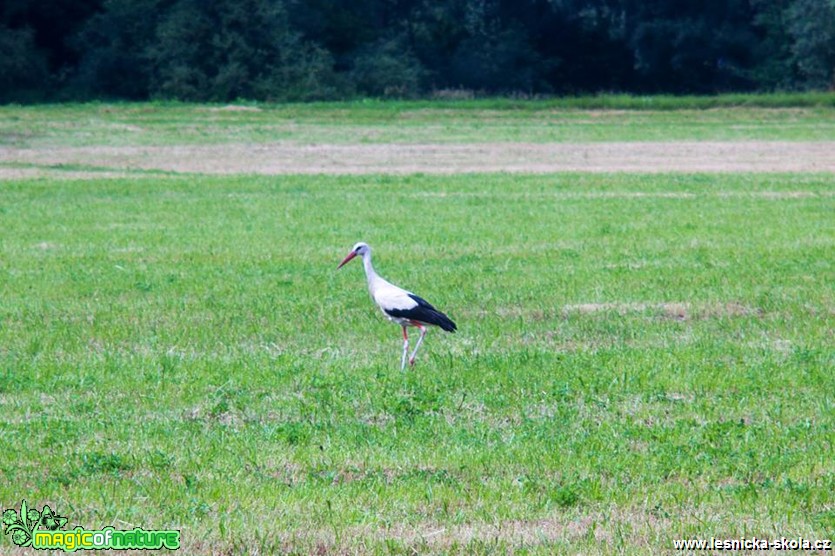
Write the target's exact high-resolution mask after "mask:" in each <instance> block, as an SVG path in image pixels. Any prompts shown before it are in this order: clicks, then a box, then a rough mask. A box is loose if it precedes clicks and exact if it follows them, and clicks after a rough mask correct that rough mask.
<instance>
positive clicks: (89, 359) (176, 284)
mask: <svg viewBox="0 0 835 556" xmlns="http://www.w3.org/2000/svg"><path fill="white" fill-rule="evenodd" d="M215 108H216V107H206V106H190V105H179V106H168V107H162V108H160V107H154V106H152V105H149V106H147V107H143V106H142V105H126V106H119V105H114V106H107V107H103V106H98V105H93V106H53V107H27V108H21V107H3V108H0V137H2V139H0V144H2V145H6V146H9V145H14V146H23V147H37V148H43V149H48V148H49V147H50V146H66V145H96V146H104V145H110V144H127V143H130V144H162V145H168V144H171V145H174V144H189V143H193V142H198V143H199V142H205V143H216V142H218V141H221V142H224V141H226V142H233V141H234V142H238V141H243V142H252V143H253V144H257V143H258V142H259V141H262V140H270V141H273V140H277V139H280V138H281V137H280V136H274V132H275V129H276V127H278V126H281V125H285V124H286V123H287V122H285V121H284V120H283V119H282V118H279V117H277V116H276V115H275V113H276V112H281V111H282V110H287V111H292V110H297V111H301V112H303V113H304V114H305V116H304V118H302V119H305V118H306V119H305V121H306V122H308V123H310V122H311V121H312V120H314V119H315V118H317V117H320V118H321V121H320V123H319V124H317V125H320V126H321V127H317V125H315V122H314V123H311V124H310V125H309V126H308V127H304V126H302V131H297V135H295V136H294V137H293V138H292V140H294V141H299V142H312V143H315V142H317V141H323V140H324V139H325V138H326V137H327V138H329V140H330V141H331V142H335V143H339V142H347V141H351V140H362V139H361V138H360V139H357V137H359V136H357V135H352V133H354V131H356V130H355V129H354V131H352V132H351V133H348V132H346V133H345V134H344V135H339V134H336V135H334V136H330V135H328V133H329V132H328V131H327V130H333V129H337V128H339V126H340V125H343V124H344V125H345V127H346V128H350V127H352V126H354V127H355V126H357V125H360V126H362V125H365V126H368V127H369V128H372V127H373V128H374V129H379V130H380V135H379V136H374V137H375V138H374V140H379V141H382V142H386V141H391V142H397V141H398V140H401V139H402V140H405V139H403V138H404V137H405V136H404V130H403V126H402V122H403V119H402V117H401V116H398V117H397V118H393V119H391V120H390V121H389V122H388V123H387V122H386V120H385V118H382V117H376V118H370V120H371V121H370V122H368V123H358V122H359V120H361V119H362V118H363V117H364V116H363V114H364V113H363V112H362V110H361V109H359V108H357V110H358V111H357V112H354V111H353V110H354V107H353V106H351V105H346V106H339V105H329V106H324V107H320V108H321V109H322V111H323V113H322V114H320V115H319V116H317V114H316V109H317V108H316V106H312V107H286V108H281V107H262V109H260V111H259V112H246V111H245V112H239V111H228V112H227V111H218V110H215ZM384 108H385V106H384V105H383V107H382V108H379V110H381V111H382V110H384ZM545 109H547V110H553V108H552V107H545V108H543V110H545ZM144 110H148V112H143V111H144ZM160 110H161V111H162V112H160ZM410 110H412V111H413V112H414V116H413V118H412V119H413V120H414V123H413V124H412V125H413V127H414V128H415V129H416V130H417V131H416V132H415V133H416V134H417V135H418V136H431V137H432V140H433V141H436V142H444V141H447V142H450V143H467V142H477V141H479V140H480V139H481V138H483V136H482V135H481V134H480V132H479V131H478V130H479V129H480V128H479V126H480V125H482V124H480V123H479V122H486V123H485V124H484V125H485V129H488V131H486V132H485V133H486V134H487V135H489V137H492V138H493V139H495V140H502V141H513V140H514V137H519V136H521V137H526V138H527V139H526V140H531V139H530V138H528V137H529V136H530V135H532V136H534V137H537V139H535V140H542V141H568V140H570V139H571V136H572V133H574V132H575V131H576V132H577V133H579V134H583V133H585V134H586V135H585V136H584V137H585V139H586V140H589V139H590V138H593V137H598V136H606V137H610V138H616V139H617V140H621V141H630V140H642V138H644V139H646V138H652V139H653V140H659V139H660V138H664V137H669V138H670V140H673V139H681V138H686V139H695V140H701V139H704V138H710V139H712V140H739V139H750V138H754V139H769V138H776V139H781V140H794V139H797V140H805V141H816V140H821V139H827V140H831V139H832V131H833V128H835V111H834V110H833V108H832V107H826V106H823V107H821V106H817V107H811V108H797V109H790V108H781V109H777V110H772V109H766V108H732V107H723V108H717V109H715V110H711V111H698V112H697V111H684V112H681V111H675V110H666V111H650V112H645V111H644V112H637V111H631V110H626V111H604V112H602V113H598V112H594V113H591V112H587V111H583V110H579V109H575V108H571V109H569V110H568V111H567V112H566V111H563V112H559V113H558V116H559V117H561V118H564V119H563V120H561V122H567V123H563V124H561V125H559V126H554V127H555V129H557V131H554V132H553V133H551V132H549V131H547V130H546V131H543V130H542V129H540V128H541V127H542V126H540V125H539V124H538V121H539V118H538V117H536V116H530V117H527V116H524V114H528V113H530V114H536V113H537V111H535V110H533V111H530V110H529V111H520V110H515V111H514V110H513V109H512V108H503V107H501V106H498V107H489V110H490V111H491V112H490V113H491V114H493V113H494V116H489V114H486V113H485V112H484V111H481V112H478V114H480V116H479V117H474V116H473V115H472V114H469V115H468V114H465V113H464V112H465V111H462V112H461V113H460V114H458V113H457V114H458V115H454V117H450V116H449V115H448V114H447V117H440V116H438V109H436V108H433V107H432V106H431V105H429V106H421V105H414V106H412V108H411V109H410ZM155 111H156V112H155ZM717 111H718V112H717ZM91 114H94V115H95V116H91ZM154 114H155V115H154ZM271 114H272V116H271ZM462 114H463V115H462ZM520 114H521V115H520ZM56 115H58V117H57V118H53V116H56ZM85 115H86V116H87V118H88V119H87V120H85V119H84V116H85ZM201 115H209V116H208V117H209V120H206V119H203V116H201ZM378 116H379V115H378ZM227 117H228V118H232V119H236V118H237V119H238V120H236V121H244V120H246V119H247V118H250V119H251V118H256V119H258V121H257V122H256V123H254V124H251V125H249V124H247V125H243V124H242V125H241V127H240V129H239V131H240V133H235V132H234V129H233V130H232V132H230V133H232V135H231V136H227V135H223V136H218V134H217V133H216V130H215V128H214V127H213V126H214V123H213V122H214V121H215V120H214V119H213V118H227ZM490 117H494V118H495V119H497V120H502V121H504V120H507V121H511V122H512V125H510V126H497V125H495V124H490V121H491V120H490V119H489V118H490ZM144 118H148V119H147V120H146V119H144ZM154 118H157V120H155V121H157V122H158V123H157V124H153V125H146V124H145V123H143V122H146V123H147V121H151V120H154ZM271 118H272V119H271ZM340 118H344V119H340ZM456 118H457V119H456ZM467 118H470V119H471V120H472V121H470V124H468V125H470V127H467V125H466V124H464V123H462V127H460V128H459V126H458V123H459V122H463V121H464V120H466V119H467ZM595 118H597V119H599V120H602V122H603V123H602V124H601V126H600V127H599V128H597V129H596V130H595V129H592V128H594V127H595V125H591V124H588V123H585V124H581V123H576V122H581V121H586V122H587V121H589V120H594V119H595ZM786 118H792V121H794V122H795V123H796V125H795V126H793V127H792V126H785V125H783V124H784V123H785V119H786ZM240 119H243V120H240ZM575 120H576V122H575V123H574V124H572V122H573V121H575ZM595 121H597V120H595ZM636 121H640V122H642V123H641V124H640V125H635V124H634V122H636ZM61 122H63V123H61ZM250 123H251V122H250ZM122 126H137V128H139V129H140V131H137V132H136V134H134V135H131V133H132V132H130V131H125V128H124V127H122ZM546 127H547V126H546ZM85 129H86V130H87V131H84V130H85ZM108 129H112V130H113V131H112V133H111V132H108ZM235 129H238V128H235ZM444 129H447V131H444ZM461 129H463V131H461ZM212 130H215V132H213V131H212ZM583 130H585V131H583ZM157 131H158V132H159V133H157ZM549 133H551V134H550V135H549ZM537 134H540V135H537ZM412 136H413V135H412ZM352 137H353V138H354V139H352ZM834 186H835V176H833V175H832V174H830V173H818V174H814V173H798V174H779V173H767V174H752V173H723V174H685V173H662V174H632V173H611V174H605V173H604V174H587V173H581V172H578V173H558V174H545V175H518V174H504V173H495V174H460V175H450V176H432V175H424V174H413V175H405V176H390V175H383V174H373V175H357V176H322V175H318V176H317V175H312V176H298V175H274V176H253V175H231V176H224V177H218V176H206V175H198V174H190V175H176V174H172V173H141V172H137V173H135V174H134V175H129V176H122V177H114V178H101V177H95V176H88V177H86V178H85V179H66V178H61V177H49V176H47V177H39V178H33V179H5V180H3V181H0V218H2V223H3V231H2V235H0V249H2V251H0V274H1V275H2V280H0V363H2V367H0V373H2V375H0V376H2V380H0V447H2V450H0V475H2V477H3V480H2V481H0V502H2V503H3V504H4V506H3V508H12V507H14V508H17V507H18V506H19V504H20V501H21V499H22V498H25V499H26V500H27V501H28V502H29V504H30V506H34V505H37V506H38V507H39V508H40V506H41V505H43V504H49V505H50V506H51V507H52V509H54V510H55V511H56V512H58V513H59V514H61V515H66V516H68V517H69V524H70V526H74V525H75V524H79V525H82V526H84V527H86V528H88V529H94V528H101V527H104V526H106V525H112V526H113V527H115V528H117V529H129V528H132V527H135V526H140V527H143V528H144V529H180V530H181V531H182V539H183V548H184V550H183V551H182V552H184V553H187V554H243V553H248V554H272V553H284V552H289V553H299V554H308V553H318V554H331V553H338V554H342V553H362V554H365V553H378V554H388V553H396V554H401V553H402V554H413V553H420V554H423V553H447V552H452V553H459V552H460V553H468V554H493V553H502V554H503V553H508V552H516V553H533V554H550V553H553V552H563V553H585V554H588V553H599V552H602V553H626V554H644V553H652V552H658V551H666V552H672V547H673V540H674V539H679V538H710V537H716V538H740V537H747V538H750V537H753V536H757V537H760V538H763V537H765V538H779V537H798V536H800V537H804V538H806V539H825V538H830V539H834V540H835V436H834V435H835V432H834V431H835V350H833V345H835V337H833V329H835V187H834ZM359 240H365V241H367V242H369V243H370V244H371V246H372V247H373V248H374V254H375V265H376V267H377V270H378V271H379V272H380V273H381V274H382V275H383V276H385V277H386V278H388V279H390V280H391V281H393V282H395V283H399V284H401V285H403V286H406V287H408V288H410V289H413V290H414V291H416V292H418V293H419V294H421V295H423V296H425V297H427V298H428V299H429V300H430V301H432V302H433V303H435V304H436V305H437V306H438V307H439V308H442V309H444V310H445V311H447V312H448V313H449V315H450V316H451V317H452V318H453V319H454V320H455V321H456V322H457V323H458V325H459V332H458V333H457V334H455V335H449V334H444V333H442V332H440V331H438V330H432V331H430V333H429V335H428V336H427V339H426V342H425V344H424V346H423V348H422V349H421V353H420V354H419V358H418V364H417V366H416V368H415V369H414V370H412V371H408V372H401V371H400V370H399V356H400V347H401V340H400V335H399V334H400V332H399V329H398V328H397V327H396V326H393V325H392V324H390V323H388V322H385V321H384V320H383V319H382V318H381V316H380V315H379V314H378V312H377V310H376V308H374V307H373V306H372V304H371V301H370V299H369V298H368V293H367V291H366V289H365V280H364V276H363V275H362V269H361V266H360V265H359V264H357V263H352V264H350V265H348V266H346V267H345V268H343V269H341V270H340V271H339V272H336V271H335V268H336V265H337V264H338V263H339V261H340V260H341V259H342V257H343V256H344V255H345V254H346V253H347V251H348V250H349V249H350V247H351V245H353V243H354V242H356V241H359ZM4 537H6V536H5V535H4ZM0 546H2V550H0V551H2V552H4V553H5V552H8V551H11V548H10V547H11V546H12V545H11V542H10V541H9V539H8V537H6V538H4V539H0ZM17 553H20V554H22V553H23V552H22V551H19V552H17ZM32 553H34V551H32Z"/></svg>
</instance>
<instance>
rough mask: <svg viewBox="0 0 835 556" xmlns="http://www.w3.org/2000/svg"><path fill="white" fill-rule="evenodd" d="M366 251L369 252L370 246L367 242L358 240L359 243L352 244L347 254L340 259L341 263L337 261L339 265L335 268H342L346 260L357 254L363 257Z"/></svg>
mask: <svg viewBox="0 0 835 556" xmlns="http://www.w3.org/2000/svg"><path fill="white" fill-rule="evenodd" d="M366 253H371V248H370V247H369V246H368V244H367V243H364V242H362V241H360V242H359V243H357V244H356V245H354V247H353V248H352V249H351V252H350V253H348V256H347V257H345V258H344V259H343V260H342V262H341V263H339V266H338V267H336V270H339V269H340V268H342V267H343V266H344V265H345V263H347V262H348V261H350V260H351V259H353V258H354V257H356V256H357V255H359V256H360V257H363V256H365V254H366Z"/></svg>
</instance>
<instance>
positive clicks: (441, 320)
mask: <svg viewBox="0 0 835 556" xmlns="http://www.w3.org/2000/svg"><path fill="white" fill-rule="evenodd" d="M432 313H433V315H432V321H430V324H434V325H436V326H439V327H441V329H442V330H446V331H447V332H455V331H456V330H458V326H457V325H456V324H455V323H454V322H452V319H450V318H449V317H448V316H446V315H445V314H443V313H442V312H440V311H432Z"/></svg>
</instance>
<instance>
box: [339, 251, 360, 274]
mask: <svg viewBox="0 0 835 556" xmlns="http://www.w3.org/2000/svg"><path fill="white" fill-rule="evenodd" d="M356 256H357V253H356V252H355V251H351V252H350V253H348V256H347V257H345V258H344V259H343V260H342V262H341V263H339V266H338V267H336V270H339V269H340V268H342V267H343V266H345V263H347V262H348V261H350V260H351V259H353V258H354V257H356Z"/></svg>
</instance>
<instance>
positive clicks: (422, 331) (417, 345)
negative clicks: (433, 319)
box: [409, 323, 426, 367]
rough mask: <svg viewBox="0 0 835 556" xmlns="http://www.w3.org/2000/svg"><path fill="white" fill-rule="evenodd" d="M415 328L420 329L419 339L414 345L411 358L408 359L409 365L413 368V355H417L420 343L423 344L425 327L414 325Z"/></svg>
mask: <svg viewBox="0 0 835 556" xmlns="http://www.w3.org/2000/svg"><path fill="white" fill-rule="evenodd" d="M415 326H417V327H418V328H420V338H418V341H417V343H416V344H415V350H414V351H413V352H412V355H411V357H409V365H410V366H412V367H414V365H415V355H416V354H417V350H418V348H419V347H420V344H421V342H423V337H424V336H426V327H425V326H423V325H422V324H419V323H415Z"/></svg>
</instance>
